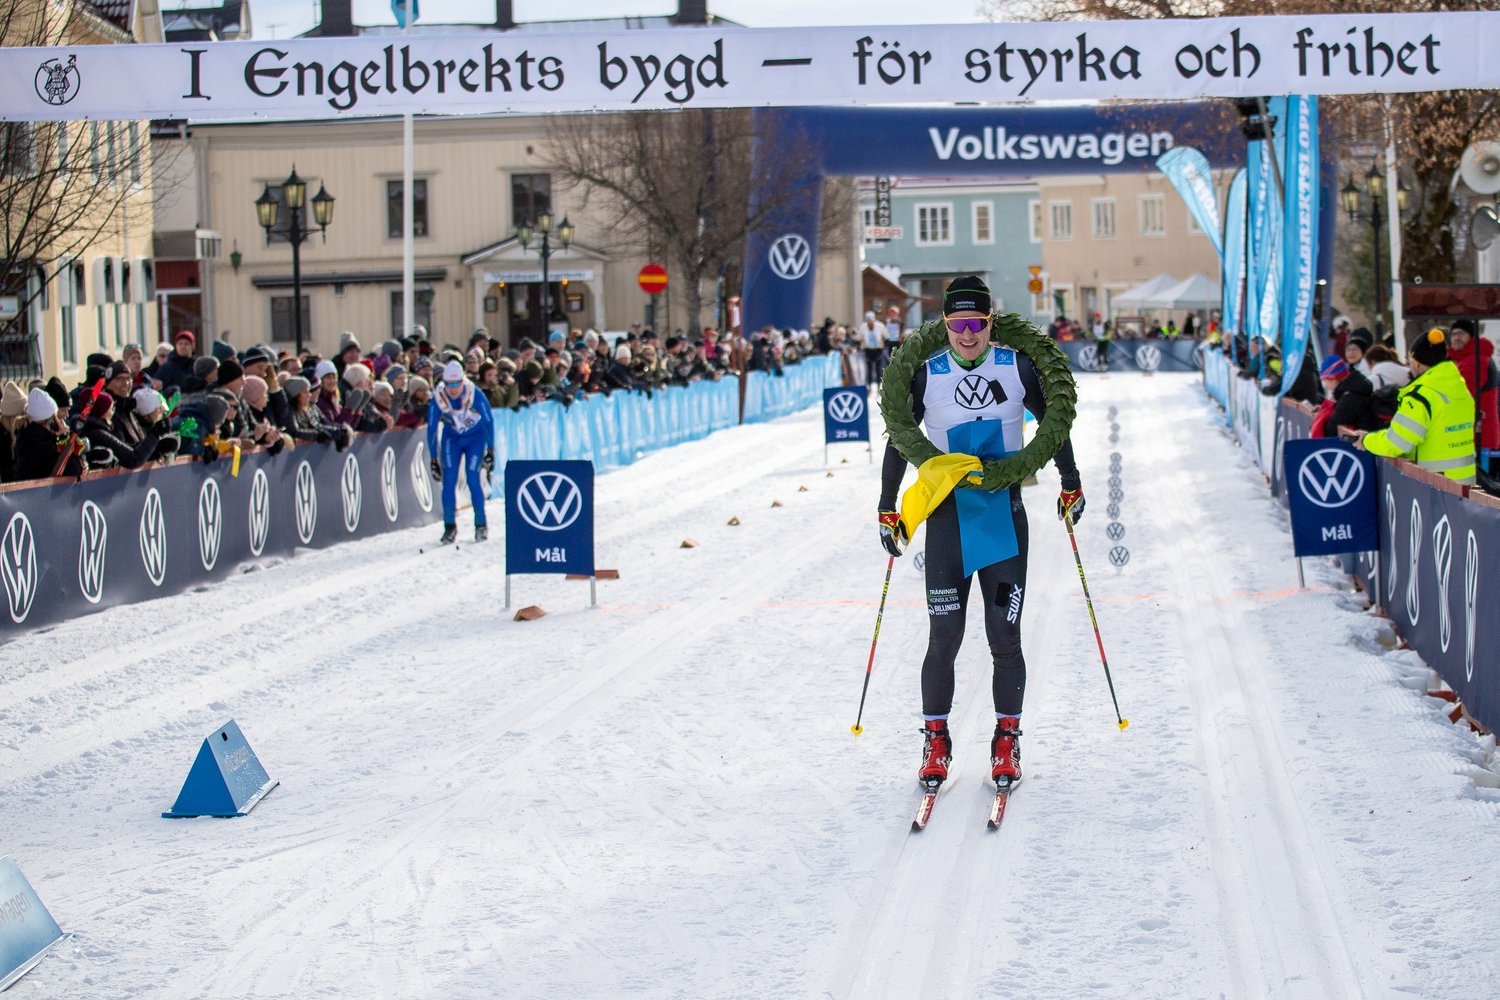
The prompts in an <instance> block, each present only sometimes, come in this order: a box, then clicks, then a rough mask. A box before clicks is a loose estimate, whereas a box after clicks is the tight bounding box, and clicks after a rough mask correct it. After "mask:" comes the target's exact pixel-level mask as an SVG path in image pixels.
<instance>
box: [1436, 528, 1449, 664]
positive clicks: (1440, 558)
mask: <svg viewBox="0 0 1500 1000" xmlns="http://www.w3.org/2000/svg"><path fill="white" fill-rule="evenodd" d="M1432 562H1433V565H1435V566H1436V567H1437V581H1438V641H1439V642H1440V643H1441V645H1442V647H1443V652H1445V653H1446V652H1448V643H1449V642H1450V641H1451V640H1452V638H1453V614H1452V612H1450V611H1449V610H1448V577H1449V575H1450V574H1451V573H1452V571H1453V526H1452V525H1450V524H1449V523H1448V518H1447V517H1446V516H1444V517H1443V519H1442V520H1441V521H1439V522H1438V523H1437V526H1436V527H1434V528H1433V529H1432Z"/></svg>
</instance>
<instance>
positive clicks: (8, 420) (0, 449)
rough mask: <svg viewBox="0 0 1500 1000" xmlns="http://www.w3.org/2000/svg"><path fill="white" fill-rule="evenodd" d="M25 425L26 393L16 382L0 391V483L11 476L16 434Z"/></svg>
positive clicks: (7, 384)
mask: <svg viewBox="0 0 1500 1000" xmlns="http://www.w3.org/2000/svg"><path fill="white" fill-rule="evenodd" d="M25 424H26V393H25V392H23V391H22V390H21V386H20V384H19V383H16V382H6V383H5V387H4V389H0V482H6V481H8V480H9V479H10V476H11V467H12V466H13V465H15V464H16V432H17V431H19V430H20V429H21V428H22V427H23V426H24V425H25Z"/></svg>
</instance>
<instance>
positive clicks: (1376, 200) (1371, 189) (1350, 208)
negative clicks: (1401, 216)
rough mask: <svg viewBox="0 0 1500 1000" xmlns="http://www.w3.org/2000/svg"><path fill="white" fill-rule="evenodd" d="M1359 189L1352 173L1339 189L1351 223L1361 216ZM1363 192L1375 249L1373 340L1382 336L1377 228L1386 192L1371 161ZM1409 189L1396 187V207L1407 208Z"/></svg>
mask: <svg viewBox="0 0 1500 1000" xmlns="http://www.w3.org/2000/svg"><path fill="white" fill-rule="evenodd" d="M1361 193H1362V192H1361V191H1360V189H1359V188H1357V187H1355V185H1354V178H1353V177H1352V176H1351V177H1349V178H1348V179H1347V180H1346V181H1345V182H1344V186H1343V187H1342V188H1340V189H1339V202H1340V203H1341V204H1342V205H1343V206H1344V212H1345V214H1346V215H1348V217H1349V221H1350V222H1354V221H1357V220H1358V219H1359V218H1360V214H1359V209H1360V202H1361V200H1362V198H1361ZM1363 193H1364V194H1368V195H1369V196H1370V240H1371V245H1372V246H1373V247H1374V251H1375V339H1376V340H1383V339H1385V296H1384V294H1383V282H1382V280H1381V276H1380V227H1381V226H1382V225H1384V224H1385V216H1384V215H1383V214H1382V213H1381V204H1380V199H1381V197H1382V196H1383V195H1384V194H1385V176H1384V175H1383V174H1382V173H1381V172H1380V171H1379V169H1377V168H1376V167H1375V166H1374V164H1371V166H1370V169H1369V171H1368V172H1366V174H1365V187H1364V191H1363ZM1410 197H1411V192H1410V190H1409V189H1408V188H1407V186H1406V185H1405V184H1398V185H1397V186H1396V210H1397V211H1398V212H1404V211H1406V203H1407V200H1408V199H1409V198H1410Z"/></svg>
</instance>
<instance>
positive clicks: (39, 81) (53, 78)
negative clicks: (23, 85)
mask: <svg viewBox="0 0 1500 1000" xmlns="http://www.w3.org/2000/svg"><path fill="white" fill-rule="evenodd" d="M78 84H79V79H78V57H77V56H68V61H67V62H63V61H62V59H61V58H52V59H48V60H47V61H46V62H44V63H42V64H41V65H40V66H38V67H37V70H36V81H35V86H36V96H38V97H40V98H41V99H42V100H44V101H46V102H47V103H48V104H52V105H60V104H67V103H68V102H69V101H71V100H72V99H73V98H75V97H77V96H78Z"/></svg>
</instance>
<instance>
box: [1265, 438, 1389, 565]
mask: <svg viewBox="0 0 1500 1000" xmlns="http://www.w3.org/2000/svg"><path fill="white" fill-rule="evenodd" d="M1282 455H1283V458H1284V461H1285V465H1284V470H1283V482H1285V484H1286V492H1287V504H1288V507H1289V508H1290V510H1291V514H1292V547H1293V549H1294V550H1295V552H1296V554H1297V555H1298V556H1299V557H1301V556H1327V555H1338V554H1339V553H1341V552H1367V551H1370V550H1373V549H1377V548H1379V547H1380V540H1379V538H1378V537H1377V534H1376V523H1377V514H1376V503H1375V458H1374V456H1372V455H1370V454H1369V453H1368V452H1363V451H1356V450H1355V449H1354V446H1353V445H1350V444H1348V443H1347V442H1344V441H1339V440H1335V439H1333V438H1312V439H1310V440H1304V441H1287V442H1285V443H1284V444H1283V445H1282Z"/></svg>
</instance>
